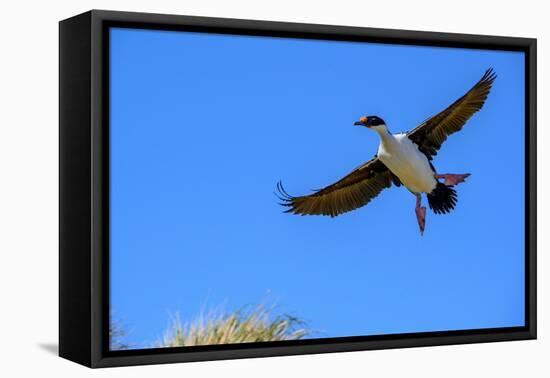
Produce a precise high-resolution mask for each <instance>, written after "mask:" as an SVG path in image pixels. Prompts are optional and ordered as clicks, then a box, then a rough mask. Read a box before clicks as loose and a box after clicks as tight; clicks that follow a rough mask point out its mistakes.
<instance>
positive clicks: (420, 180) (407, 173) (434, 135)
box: [276, 68, 497, 236]
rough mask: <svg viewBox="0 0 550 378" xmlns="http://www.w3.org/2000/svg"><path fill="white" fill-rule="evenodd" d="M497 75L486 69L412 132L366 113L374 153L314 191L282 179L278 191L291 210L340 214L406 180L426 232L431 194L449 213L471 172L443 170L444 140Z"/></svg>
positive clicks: (437, 209) (439, 210)
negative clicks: (438, 160)
mask: <svg viewBox="0 0 550 378" xmlns="http://www.w3.org/2000/svg"><path fill="white" fill-rule="evenodd" d="M496 77H497V75H496V73H495V72H494V70H493V69H492V68H489V69H488V70H486V71H485V73H484V74H483V76H482V77H481V79H479V81H477V82H476V83H475V84H474V85H473V86H472V87H471V88H470V90H468V91H467V92H466V93H465V94H464V95H463V96H462V97H460V98H458V99H457V100H456V101H455V102H453V103H452V104H451V105H449V106H448V107H447V108H445V109H444V110H442V111H440V112H439V113H437V114H436V115H434V116H432V117H430V118H427V119H426V120H425V121H424V122H422V123H421V124H420V125H419V126H417V127H415V128H413V129H411V130H410V131H408V132H403V133H396V134H392V133H391V132H390V131H389V129H388V126H387V125H386V122H385V121H384V120H383V119H382V118H380V117H379V116H376V115H369V116H362V117H360V118H359V120H358V121H357V122H355V123H354V124H353V125H355V126H362V127H365V128H368V129H370V130H373V131H375V132H376V133H377V134H378V136H379V139H380V143H379V146H378V151H377V153H376V154H375V156H374V158H372V159H370V160H368V161H367V162H366V163H364V164H362V165H360V166H359V167H357V168H356V169H354V170H353V171H351V172H350V173H349V174H348V175H346V176H344V177H343V178H342V179H340V180H339V181H337V182H335V183H333V184H331V185H328V186H326V187H324V188H322V189H320V190H316V191H313V193H311V194H309V195H303V196H296V197H295V196H291V195H289V194H288V193H287V191H286V190H285V188H284V186H283V184H282V182H281V181H279V182H278V183H277V185H276V189H277V191H276V195H277V196H278V198H279V200H280V201H281V202H280V204H281V205H282V206H284V207H285V211H284V212H285V213H291V214H297V215H324V216H330V217H336V216H338V215H341V214H344V213H347V212H349V211H352V210H355V209H358V208H360V207H363V206H365V205H366V204H368V203H369V202H370V201H371V200H372V199H374V198H375V197H377V196H378V195H379V194H380V192H382V191H383V190H384V189H386V188H389V187H391V186H392V185H395V186H396V187H401V186H404V187H405V188H406V189H408V191H410V192H411V193H412V194H413V195H414V196H415V197H416V205H415V209H414V211H415V215H416V220H417V223H418V228H419V230H420V235H421V236H422V235H424V230H425V226H426V207H425V206H422V194H425V195H426V197H427V200H428V205H429V207H430V209H431V210H432V211H433V212H434V213H435V214H448V213H450V212H451V211H452V210H453V209H454V208H455V206H456V204H457V199H458V197H457V192H456V189H455V186H457V185H458V184H460V183H463V182H465V180H466V179H467V178H468V177H469V176H470V174H469V173H462V174H453V173H443V174H441V173H439V172H438V171H437V170H436V169H435V167H434V164H433V159H434V157H435V156H436V155H437V154H438V152H439V150H440V148H441V146H442V144H443V143H444V142H445V141H446V140H447V137H449V136H450V135H452V134H454V133H456V132H458V131H460V130H462V128H463V126H464V125H465V124H466V123H467V122H468V120H470V118H471V117H472V116H473V115H474V114H475V113H476V112H478V111H479V110H481V109H482V108H483V105H484V104H485V101H486V99H487V97H488V96H489V92H490V91H491V88H492V86H493V82H494V81H495V79H496Z"/></svg>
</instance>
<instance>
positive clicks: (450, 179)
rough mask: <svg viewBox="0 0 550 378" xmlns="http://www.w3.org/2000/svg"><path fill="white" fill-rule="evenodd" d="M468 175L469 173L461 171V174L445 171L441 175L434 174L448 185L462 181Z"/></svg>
mask: <svg viewBox="0 0 550 378" xmlns="http://www.w3.org/2000/svg"><path fill="white" fill-rule="evenodd" d="M468 176H470V174H469V173H463V174H454V173H445V174H442V175H435V178H436V179H437V180H439V179H444V180H445V182H443V183H444V184H445V185H447V186H449V185H458V184H460V183H461V182H464V181H465V180H466V178H467V177H468Z"/></svg>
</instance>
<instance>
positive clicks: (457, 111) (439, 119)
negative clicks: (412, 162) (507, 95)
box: [408, 68, 497, 160]
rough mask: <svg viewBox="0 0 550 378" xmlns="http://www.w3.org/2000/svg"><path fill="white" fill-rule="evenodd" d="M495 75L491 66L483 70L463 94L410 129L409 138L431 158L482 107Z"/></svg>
mask: <svg viewBox="0 0 550 378" xmlns="http://www.w3.org/2000/svg"><path fill="white" fill-rule="evenodd" d="M496 77H497V75H496V74H495V73H494V72H493V69H492V68H491V69H488V70H487V71H485V74H484V75H483V77H482V78H481V79H480V80H479V81H478V82H477V83H476V84H475V85H474V86H473V87H472V89H470V90H469V91H468V92H467V93H466V94H465V95H464V96H462V97H460V98H459V99H458V100H456V101H455V102H454V103H453V104H451V106H449V107H448V108H447V109H445V110H443V111H442V112H440V113H438V114H436V115H435V116H433V117H431V118H429V119H428V120H426V121H424V122H423V123H422V124H421V125H420V126H418V127H416V128H415V129H413V130H411V131H410V132H409V133H408V137H409V139H410V140H412V141H413V142H414V143H416V144H417V145H418V148H419V150H420V151H422V152H423V153H424V154H425V155H426V156H427V157H428V159H429V160H432V158H433V157H434V156H435V155H437V151H438V150H439V148H441V145H442V144H443V142H445V140H446V139H447V137H448V136H449V135H451V134H453V133H456V132H457V131H459V130H461V129H462V127H463V126H464V124H466V122H467V121H468V120H469V119H470V117H472V115H474V113H476V112H477V111H478V110H480V109H481V108H482V107H483V104H484V103H485V100H486V99H487V96H488V95H489V92H490V91H491V87H492V85H493V82H494V81H495V79H496Z"/></svg>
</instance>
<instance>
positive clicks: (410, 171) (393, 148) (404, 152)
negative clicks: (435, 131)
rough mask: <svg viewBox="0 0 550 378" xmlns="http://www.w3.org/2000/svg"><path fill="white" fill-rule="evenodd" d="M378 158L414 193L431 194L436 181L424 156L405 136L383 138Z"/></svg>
mask: <svg viewBox="0 0 550 378" xmlns="http://www.w3.org/2000/svg"><path fill="white" fill-rule="evenodd" d="M378 158H379V159H380V160H381V161H382V162H383V163H384V164H385V165H386V167H388V168H389V169H390V171H392V172H393V174H394V175H396V176H397V177H399V179H400V180H401V182H402V183H403V185H405V186H406V187H407V188H408V189H409V190H410V191H412V192H414V193H421V192H424V193H431V192H432V190H434V189H435V186H436V184H437V181H436V179H435V177H434V172H433V171H432V168H431V167H430V163H429V161H428V158H426V155H424V154H423V153H422V152H420V151H419V150H418V146H417V145H416V144H414V143H413V142H412V141H411V140H410V139H409V138H407V135H406V134H396V135H391V134H389V133H388V134H387V136H385V137H383V138H382V139H381V142H380V146H379V147H378Z"/></svg>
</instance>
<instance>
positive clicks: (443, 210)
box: [428, 182, 457, 214]
mask: <svg viewBox="0 0 550 378" xmlns="http://www.w3.org/2000/svg"><path fill="white" fill-rule="evenodd" d="M456 201H457V198H456V190H454V189H453V186H452V185H449V186H447V185H445V184H442V183H440V182H438V183H437V185H436V187H435V189H434V190H432V192H431V193H429V194H428V203H429V205H430V209H432V211H433V212H434V213H436V214H447V213H449V212H451V210H453V209H454V208H455V205H456Z"/></svg>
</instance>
